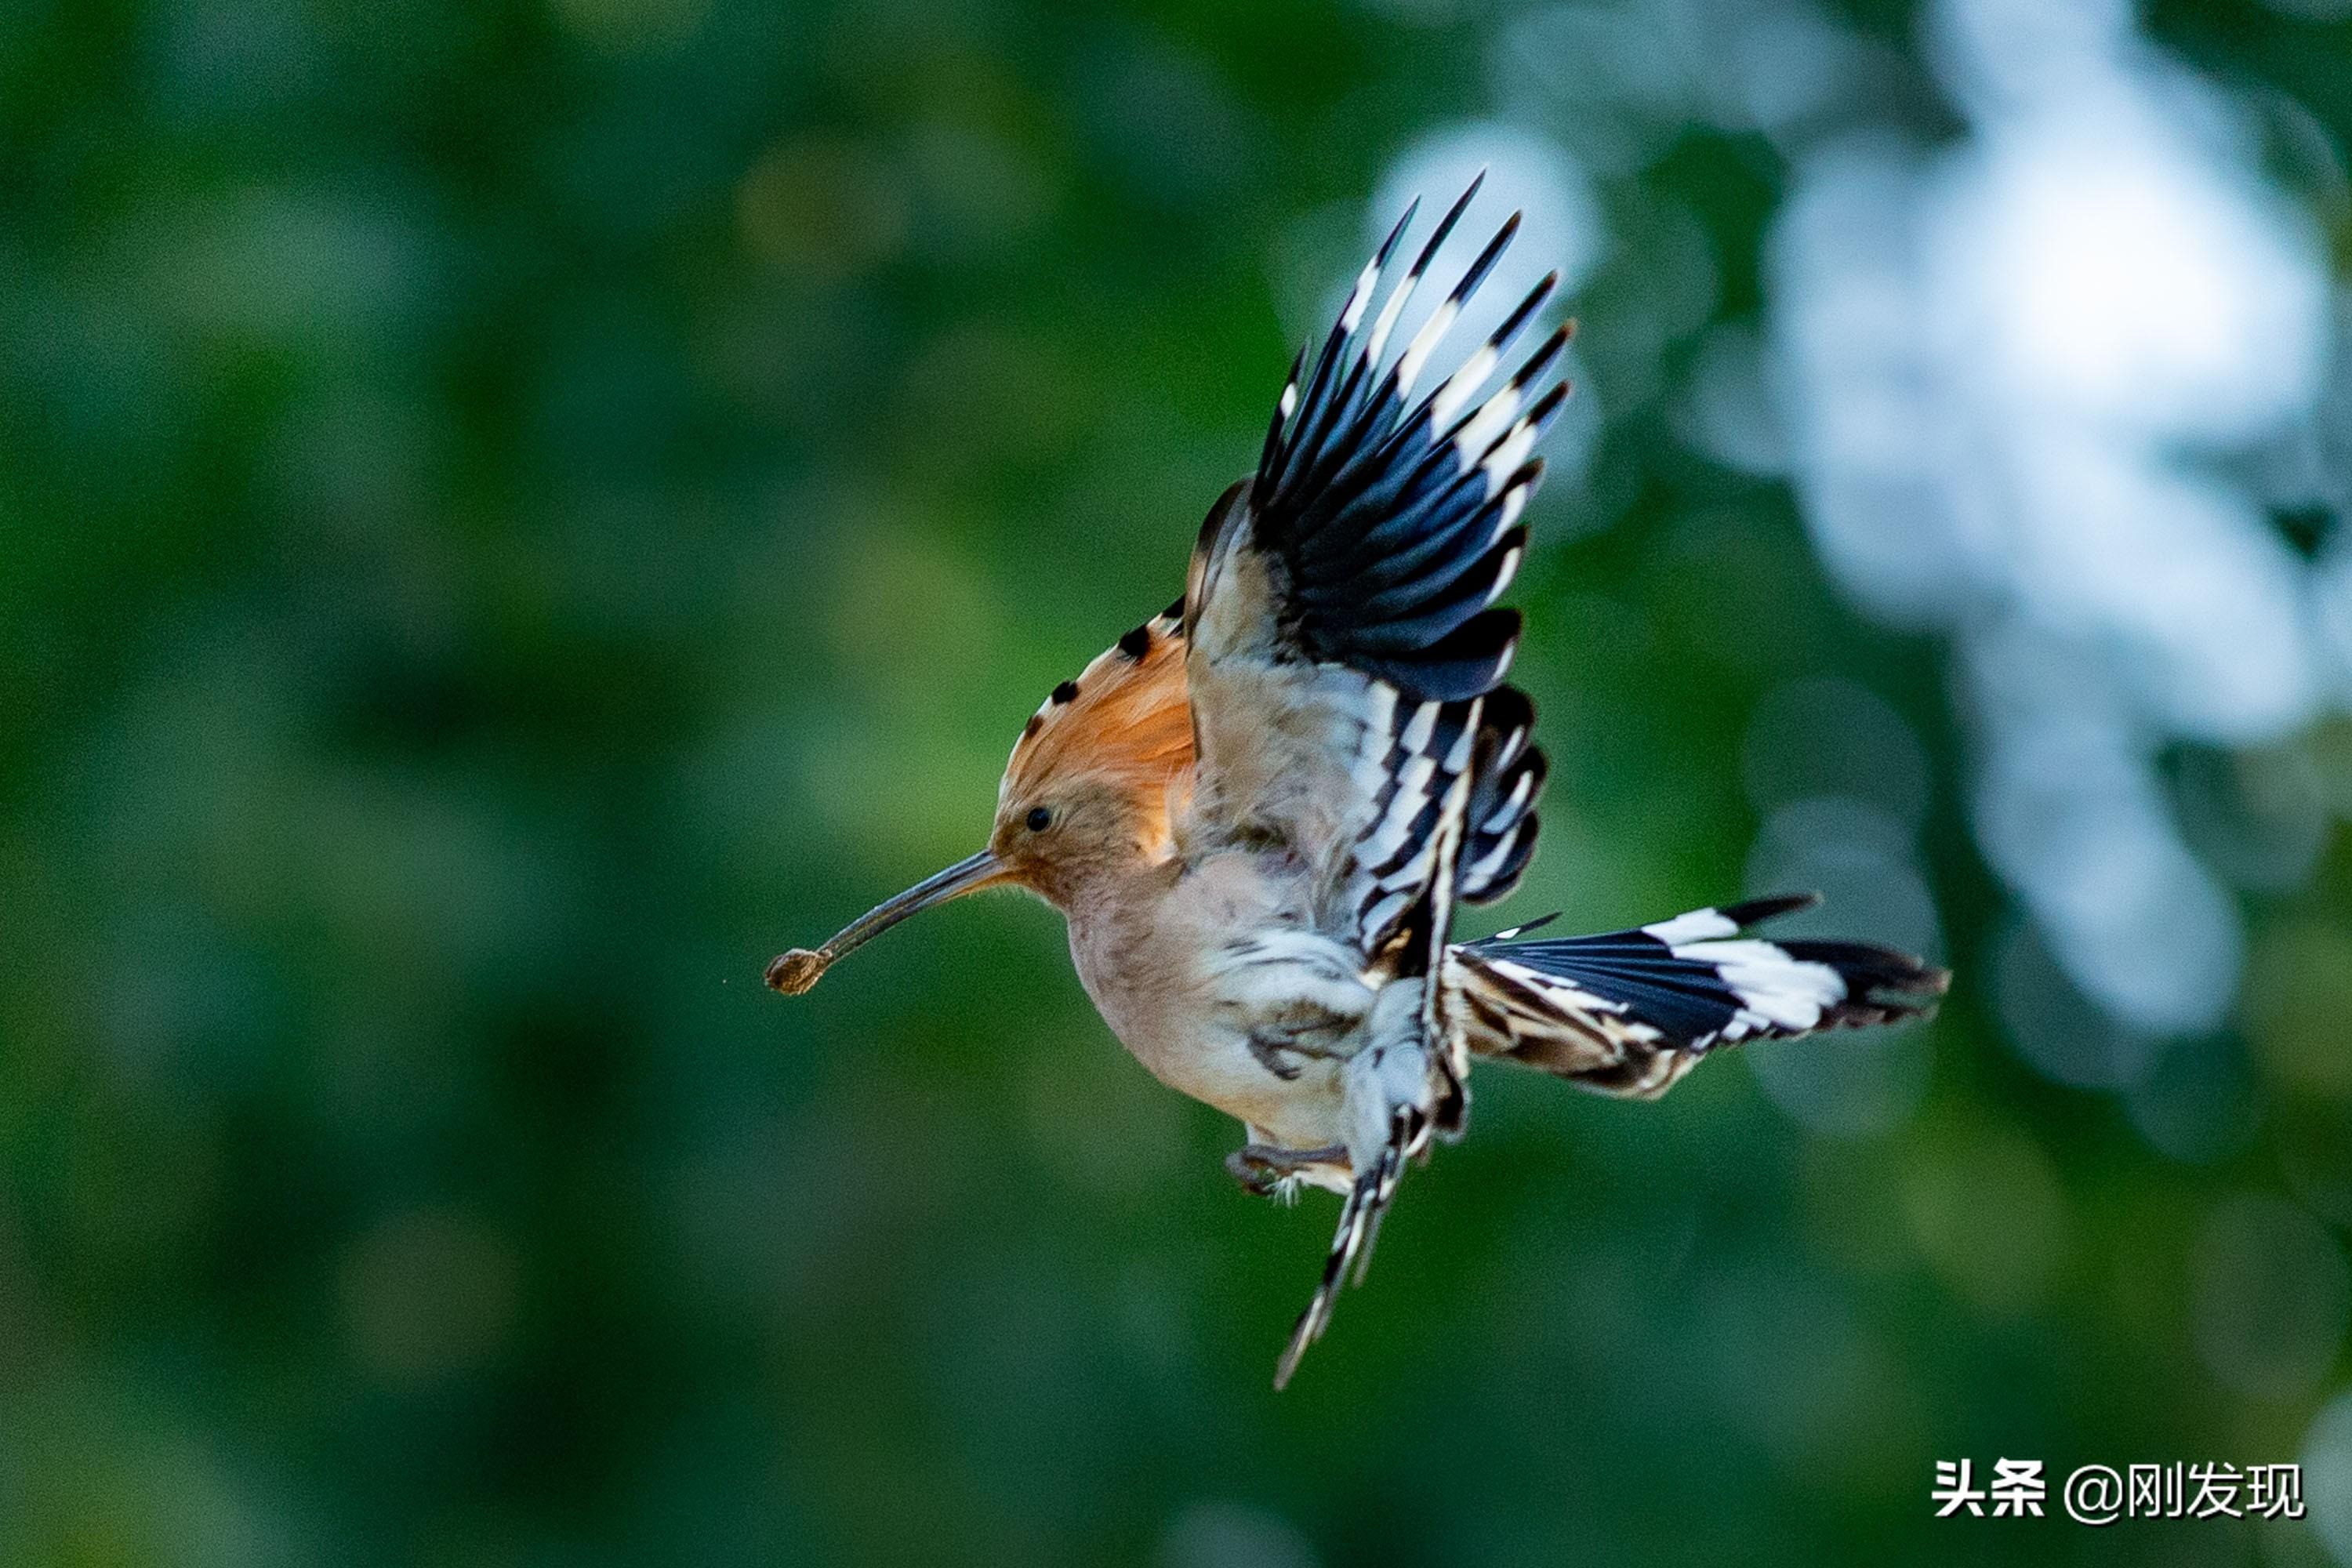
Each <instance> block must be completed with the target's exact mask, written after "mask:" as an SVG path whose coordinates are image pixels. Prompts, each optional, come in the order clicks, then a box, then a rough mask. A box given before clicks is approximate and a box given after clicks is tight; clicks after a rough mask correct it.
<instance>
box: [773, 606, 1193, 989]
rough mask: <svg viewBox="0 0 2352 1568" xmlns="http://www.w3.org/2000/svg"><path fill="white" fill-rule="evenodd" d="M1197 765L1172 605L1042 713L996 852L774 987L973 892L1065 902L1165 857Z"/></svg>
mask: <svg viewBox="0 0 2352 1568" xmlns="http://www.w3.org/2000/svg"><path fill="white" fill-rule="evenodd" d="M1191 773H1192V709H1191V707H1190V706H1189V705H1188V704H1187V702H1186V700H1185V688H1184V637H1183V626H1182V619H1181V615H1180V614H1179V613H1178V610H1177V609H1176V608H1174V607H1171V611H1170V613H1169V614H1168V615H1164V616H1158V617H1155V618H1154V619H1152V620H1150V621H1147V622H1145V623H1144V624H1143V625H1142V626H1138V627H1136V628H1135V630H1133V631H1131V632H1129V633H1128V634H1127V636H1125V637H1121V638H1119V640H1118V643H1117V644H1116V645H1114V646H1113V647H1111V648H1110V650H1109V651H1108V652H1107V653H1104V654H1103V655H1101V656H1100V657H1099V658H1097V659H1096V660H1095V661H1094V662H1093V663H1092V664H1089V665H1087V668H1085V669H1084V670H1083V671H1081V672H1080V673H1079V675H1078V677H1077V679H1075V680H1066V681H1064V682H1062V684H1061V685H1059V686H1057V687H1055V689H1054V690H1053V694H1052V695H1051V696H1049V697H1048V698H1046V700H1045V703H1044V704H1043V705H1042V706H1040V707H1039V708H1038V710H1037V711H1036V712H1035V713H1034V714H1032V715H1031V716H1030V718H1029V721H1028V723H1027V724H1026V725H1025V726H1024V727H1023V729H1022V731H1021V738H1020V740H1019V741H1017V742H1014V743H1013V756H1012V759H1011V761H1010V762H1008V763H1006V764H1005V768H1004V780H1003V783H1002V784H999V785H998V786H997V792H996V819H995V821H994V823H993V824H992V826H991V828H990V830H989V835H988V847H986V848H984V849H982V851H981V852H980V853H979V854H977V855H973V856H971V857H969V858H965V859H962V860H959V861H957V862H956V863H955V864H954V865H952V866H950V867H949V868H947V869H946V870H944V871H941V872H940V873H938V874H937V875H935V876H931V877H927V878H925V879H923V880H922V881H920V882H918V883H916V884H915V885H914V886H913V887H911V888H909V889H907V890H906V891H905V892H903V893H900V894H898V896H897V897H896V898H893V899H889V900H885V901H884V902H882V903H880V904H877V905H876V906H875V907H874V908H873V909H871V910H867V911H866V913H865V914H863V915H861V916H859V917H858V918H857V919H856V920H855V921H851V922H850V923H849V924H848V925H846V926H845V927H843V928H842V930H841V931H839V932H838V933H837V934H835V936H834V937H833V939H832V940H831V941H829V942H826V943H825V944H824V946H823V947H820V948H816V949H814V950H810V949H805V948H795V949H793V951H792V952H787V953H785V954H784V955H783V956H782V957H781V958H778V959H777V960H776V961H775V962H774V963H771V964H770V965H769V966H768V984H770V985H772V986H773V987H775V988H776V989H777V990H779V991H782V992H784V993H785V994H788V995H798V994H800V993H802V992H803V991H806V990H807V989H808V988H809V987H810V986H812V985H814V984H816V983H817V981H818V980H819V979H820V978H821V977H822V976H823V975H824V971H825V969H826V967H827V966H828V965H830V964H831V963H833V962H834V961H835V960H836V959H838V958H840V957H841V956H842V955H844V954H845V953H846V952H849V951H850V950H851V949H852V948H855V947H858V946H860V945H862V944H863V943H865V942H867V941H869V940H871V939H872V938H874V937H876V936H878V935H880V934H881V933H882V932H883V931H887V930H888V929H889V928H890V927H892V926H894V925H897V924H898V922H899V921H903V920H905V919H906V918H908V916H909V915H913V914H916V913H919V912H920V911H921V910H927V909H929V908H930V907H931V906H932V905H934V904H943V903H946V902H947V901H948V900H950V899H960V898H961V897H963V896H964V895H965V894H966V893H976V892H979V891H981V890H982V889H985V888H1001V887H1019V888H1025V889H1028V890H1029V891H1031V892H1033V893H1035V894H1036V895H1038V896H1039V897H1040V898H1043V899H1045V900H1046V901H1048V902H1049V903H1052V904H1055V905H1056V906H1058V907H1061V908H1064V909H1066V908H1068V907H1069V905H1070V903H1071V902H1072V901H1073V900H1076V899H1077V898H1078V897H1080V896H1081V894H1082V891H1083V889H1086V888H1087V887H1089V886H1095V885H1099V884H1100V882H1101V881H1102V879H1104V877H1105V876H1106V874H1108V873H1112V872H1117V871H1119V870H1124V869H1132V868H1138V867H1146V866H1153V865H1158V864H1160V863H1161V862H1163V861H1165V860H1166V859H1167V858H1169V856H1170V855H1171V853H1172V852H1173V844H1172V840H1171V833H1170V823H1171V820H1172V819H1173V816H1174V812H1175V808H1176V805H1178V804H1179V802H1178V800H1177V799H1176V797H1177V796H1179V795H1181V792H1182V791H1183V790H1184V789H1185V788H1186V787H1187V786H1188V784H1189V782H1190V779H1191Z"/></svg>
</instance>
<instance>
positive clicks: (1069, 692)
mask: <svg viewBox="0 0 2352 1568" xmlns="http://www.w3.org/2000/svg"><path fill="white" fill-rule="evenodd" d="M1077 696H1078V683H1077V682H1076V681H1075V680H1065V681H1064V682H1062V684H1061V685H1059V686H1056V687H1055V688H1054V701H1055V704H1056V705H1058V704H1061V703H1064V702H1075V701H1076V700H1077Z"/></svg>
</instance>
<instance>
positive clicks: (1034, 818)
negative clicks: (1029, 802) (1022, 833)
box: [1029, 805, 1054, 833]
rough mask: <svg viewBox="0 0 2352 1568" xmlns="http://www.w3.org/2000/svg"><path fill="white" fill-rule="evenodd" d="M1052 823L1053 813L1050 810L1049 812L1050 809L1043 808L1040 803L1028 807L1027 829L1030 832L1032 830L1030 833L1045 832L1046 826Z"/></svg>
mask: <svg viewBox="0 0 2352 1568" xmlns="http://www.w3.org/2000/svg"><path fill="white" fill-rule="evenodd" d="M1053 825H1054V814H1053V813H1052V812H1050V811H1048V810H1046V809H1045V807H1044V806H1042V805H1033V806H1031V807H1030V808H1029V831H1030V832H1032V833H1043V832H1045V829H1047V828H1048V827H1051V826H1053Z"/></svg>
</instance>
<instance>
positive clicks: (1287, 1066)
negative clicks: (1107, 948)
mask: <svg viewBox="0 0 2352 1568" xmlns="http://www.w3.org/2000/svg"><path fill="white" fill-rule="evenodd" d="M1072 945H1073V949H1074V952H1075V955H1076V957H1077V959H1078V977H1079V980H1080V983H1081V984H1084V985H1085V986H1086V989H1087V994H1088V995H1089V996H1091V997H1092V998H1093V999H1094V1004H1095V1007H1096V1009H1097V1011H1098V1012H1100V1013H1101V1014H1102V1017H1103V1022H1104V1023H1106V1024H1108V1025H1109V1026H1110V1031H1111V1033H1112V1034H1114V1035H1116V1036H1118V1039H1119V1043H1120V1044H1121V1045H1124V1046H1125V1047H1127V1049H1128V1052H1129V1055H1131V1056H1133V1057H1134V1058H1136V1060H1138V1061H1139V1062H1141V1063H1142V1064H1143V1065H1144V1067H1145V1068H1147V1069H1148V1070H1149V1071H1150V1073H1151V1076H1152V1077H1154V1078H1156V1079H1159V1080H1160V1082H1162V1083H1164V1084H1166V1085H1167V1086H1168V1087H1169V1088H1171V1089H1175V1090H1176V1091H1177V1092H1178V1093H1180V1094H1186V1095H1190V1096H1191V1097H1192V1098H1193V1099H1194V1100H1200V1101H1201V1102H1202V1104H1204V1105H1212V1106H1214V1107H1215V1108H1216V1109H1217V1110H1222V1111H1223V1112H1225V1113H1226V1114H1227V1115H1229V1116H1233V1117H1236V1118H1238V1119H1240V1120H1241V1121H1246V1122H1248V1123H1249V1124H1250V1125H1251V1126H1253V1127H1255V1128H1256V1129H1257V1130H1258V1131H1260V1132H1261V1133H1263V1134H1264V1135H1265V1137H1266V1138H1268V1139H1270V1140H1272V1141H1273V1142H1276V1143H1279V1144H1281V1145H1283V1146H1284V1147H1285V1148H1291V1149H1313V1148H1320V1147H1323V1146H1325V1145H1327V1144H1330V1143H1334V1142H1340V1141H1341V1139H1342V1131H1343V1121H1344V1119H1343V1116H1342V1105H1343V1089H1342V1085H1341V1068H1342V1066H1343V1063H1342V1061H1341V1059H1340V1058H1342V1057H1344V1056H1346V1055H1347V1054H1349V1047H1350V1046H1351V1044H1352V1041H1351V1040H1350V1039H1349V1037H1347V1035H1346V1034H1345V1033H1344V1032H1343V1033H1341V1034H1339V1035H1337V1036H1335V1037H1330V1038H1325V1039H1318V1041H1317V1042H1316V1043H1317V1047H1318V1049H1319V1050H1323V1051H1328V1052H1329V1053H1330V1054H1328V1055H1309V1054H1307V1053H1306V1052H1303V1051H1297V1050H1283V1049H1272V1048H1270V1047H1267V1046H1266V1045H1265V1043H1264V1042H1265V1038H1266V1035H1265V1030H1264V1029H1263V1027H1262V1022H1263V1020H1262V1017H1261V1016H1260V1014H1261V1009H1256V1008H1250V1007H1235V1006H1233V1005H1221V998H1220V996H1219V994H1218V991H1217V988H1216V986H1215V985H1214V984H1213V982H1211V981H1209V980H1207V979H1206V978H1204V977H1203V976H1202V975H1201V973H1200V972H1199V971H1198V970H1197V969H1196V968H1194V967H1193V966H1192V963H1189V962H1188V960H1189V959H1190V957H1191V956H1192V955H1189V954H1184V955H1180V954H1176V953H1168V952H1150V953H1129V954H1128V955H1125V956H1126V959H1127V961H1126V962H1124V963H1120V964H1117V965H1108V964H1098V963H1093V962H1089V961H1090V960H1091V959H1093V958H1094V956H1095V955H1094V954H1093V953H1092V952H1088V951H1087V949H1086V948H1085V947H1083V946H1082V945H1080V944H1078V943H1076V942H1074V943H1073V944H1072ZM1171 979H1173V980H1174V981H1175V983H1174V984H1167V982H1169V981H1170V980H1171ZM1274 989H1275V990H1276V993H1277V994H1279V993H1281V992H1282V991H1283V989H1284V988H1283V987H1282V986H1281V985H1280V984H1276V986H1275V987H1274ZM1254 1026H1259V1027H1257V1030H1256V1037H1257V1040H1258V1043H1257V1044H1256V1045H1255V1046H1254V1045H1253V1029H1254Z"/></svg>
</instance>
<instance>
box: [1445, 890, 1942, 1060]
mask: <svg viewBox="0 0 2352 1568" xmlns="http://www.w3.org/2000/svg"><path fill="white" fill-rule="evenodd" d="M1817 901H1818V900H1817V897H1816V896H1815V895H1813V894H1810V893H1807V894H1798V895H1794V896H1790V897H1782V898H1772V899H1757V900H1750V901H1749V902H1747V903H1743V904H1732V905H1728V906H1726V907H1725V908H1722V909H1706V910H1692V911H1691V912H1690V913H1689V914H1685V915H1677V916H1675V918H1674V919H1673V920H1670V921H1657V922H1656V923H1654V924H1652V925H1646V926H1641V927H1638V928H1636V929H1634V930H1632V931H1607V932H1604V933H1602V934H1601V935H1598V936H1577V937H1565V938H1555V939H1551V940H1545V941H1528V940H1526V937H1525V933H1526V932H1528V931H1532V930H1534V929H1535V927H1536V926H1538V925H1543V924H1547V923H1549V921H1550V919H1551V918H1552V917H1549V916H1547V917H1546V918H1545V919H1544V920H1543V921H1535V922H1531V923H1530V924H1528V925H1526V926H1519V927H1516V928H1514V929H1513V930H1510V931H1498V932H1496V934H1495V935H1493V936H1490V937H1486V938H1484V939H1482V940H1480V941H1477V942H1465V943H1462V944H1459V945H1457V946H1455V947H1454V949H1453V950H1452V952H1449V953H1448V954H1447V965H1448V976H1449V979H1450V981H1451V984H1452V986H1453V987H1454V989H1456V990H1457V991H1458V992H1459V994H1461V996H1462V998H1463V1005H1464V1008H1465V1014H1466V1016H1467V1017H1468V1018H1469V1019H1470V1020H1471V1032H1470V1048H1471V1049H1472V1050H1473V1051H1475V1052H1476V1053H1478V1054H1479V1055H1482V1056H1492V1057H1500V1058H1507V1059H1508V1060H1511V1061H1517V1062H1522V1063H1525V1064H1526V1065H1528V1066H1529V1067H1535V1068H1542V1069H1543V1070H1545V1071H1547V1072H1550V1073H1555V1074H1558V1075H1559V1076H1560V1077H1562V1078H1565V1079H1570V1081H1572V1082H1575V1083H1578V1084H1580V1085H1582V1086H1583V1087H1585V1088H1587V1089H1594V1090H1596V1091H1598V1092H1600V1093H1603V1094H1612V1095H1622V1096H1627V1097H1632V1098H1637V1099H1646V1098H1649V1097H1653V1096H1655V1095H1659V1094H1663V1093H1664V1092H1665V1090H1666V1089H1668V1088H1670V1087H1672V1085H1673V1084H1674V1082H1675V1079H1679V1078H1680V1077H1681V1076H1682V1075H1683V1074H1684V1073H1685V1072H1687V1071H1689V1070H1690V1068H1691V1067H1692V1066H1693V1064H1695V1063H1696V1062H1697V1061H1698V1059H1699V1058H1702V1057H1704V1056H1706V1054H1707V1053H1708V1052H1709V1051H1712V1050H1716V1049H1717V1048H1719V1047H1724V1046H1734V1045H1738V1044H1740V1043H1742V1042H1743V1041H1748V1040H1774V1039H1786V1038H1788V1037H1791V1036H1796V1035H1810V1034H1814V1033H1817V1032H1819V1031H1821V1030H1823V1029H1843V1028H1853V1027H1856V1026H1862V1025H1868V1024H1886V1023H1894V1022H1896V1021H1898V1020H1901V1019H1904V1018H1909V1017H1915V1016H1921V1015H1923V1014H1926V1013H1928V1012H1930V1011H1932V1010H1933V1008H1934V1006H1935V1003H1936V998H1937V997H1938V996H1940V995H1942V994H1943V992H1944V988H1945V986H1946V984H1948V981H1949V979H1950V976H1949V975H1948V974H1947V973H1945V972H1944V971H1943V970H1940V969H1936V968H1932V967H1930V966H1928V965H1927V964H1924V963H1920V962H1919V961H1918V960H1917V959H1916V958H1912V957H1909V956H1908V955H1906V954H1904V953H1900V952H1895V951H1894V950H1892V949H1890V948H1884V947H1876V946H1873V945H1871V944H1869V943H1866V942H1819V941H1806V940H1790V941H1786V942H1773V941H1769V940H1767V939H1765V938H1763V937H1758V936H1752V935H1749V934H1748V931H1749V930H1750V928H1752V927H1755V926H1757V925H1760V924H1762V923H1763V922H1765V921H1769V920H1771V919H1773V918H1774V917H1776V916H1779V915H1784V914H1788V913H1790V912H1792V911H1794V910H1801V909H1806V908H1810V907H1811V905H1812V904H1814V903H1815V902H1817Z"/></svg>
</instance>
